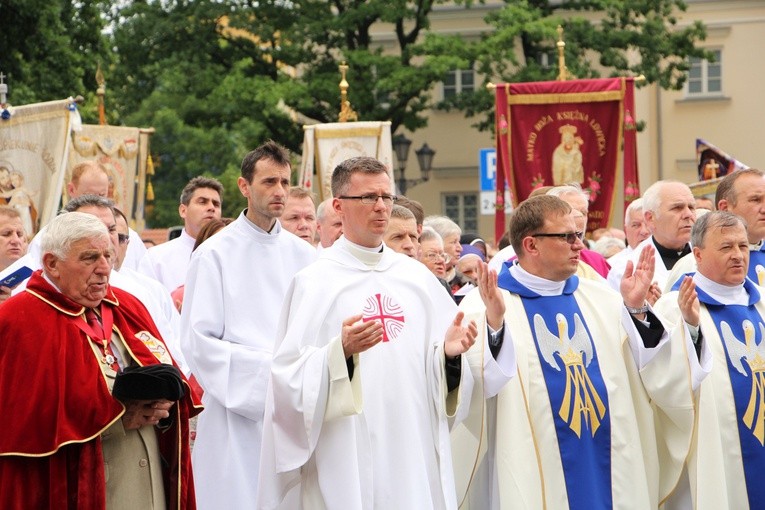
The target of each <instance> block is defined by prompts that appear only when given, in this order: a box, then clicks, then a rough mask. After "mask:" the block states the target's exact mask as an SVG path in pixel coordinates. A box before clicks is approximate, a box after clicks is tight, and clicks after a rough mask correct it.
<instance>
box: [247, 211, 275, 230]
mask: <svg viewBox="0 0 765 510" xmlns="http://www.w3.org/2000/svg"><path fill="white" fill-rule="evenodd" d="M242 217H243V218H244V220H245V221H246V222H247V224H248V225H249V226H251V227H252V228H254V229H255V230H256V231H258V232H260V233H261V234H266V235H275V234H278V233H279V232H281V230H282V228H281V224H280V223H279V220H274V224H273V225H272V226H271V229H270V230H263V229H262V228H260V227H259V226H257V225H256V224H255V223H253V222H252V220H251V219H250V218H248V217H247V209H245V210H244V211H242Z"/></svg>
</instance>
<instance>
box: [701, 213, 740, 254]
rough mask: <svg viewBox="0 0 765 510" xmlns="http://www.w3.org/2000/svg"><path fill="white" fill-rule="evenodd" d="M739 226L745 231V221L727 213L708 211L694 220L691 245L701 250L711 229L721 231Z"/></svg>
mask: <svg viewBox="0 0 765 510" xmlns="http://www.w3.org/2000/svg"><path fill="white" fill-rule="evenodd" d="M736 225H741V226H742V227H744V230H746V221H744V219H743V218H742V217H741V216H737V215H735V214H733V213H731V212H728V211H710V212H708V213H706V214H705V215H703V216H702V217H701V218H698V219H697V220H696V223H694V224H693V230H691V245H693V246H694V247H699V248H703V247H704V241H705V240H706V237H707V232H709V231H710V230H711V229H713V228H714V229H722V228H729V227H735V226H736Z"/></svg>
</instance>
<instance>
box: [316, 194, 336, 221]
mask: <svg viewBox="0 0 765 510" xmlns="http://www.w3.org/2000/svg"><path fill="white" fill-rule="evenodd" d="M327 207H329V208H330V209H331V208H332V199H331V198H328V199H326V200H325V201H323V202H322V203H320V204H319V205H318V207H316V221H322V220H323V219H324V218H326V216H327Z"/></svg>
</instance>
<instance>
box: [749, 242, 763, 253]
mask: <svg viewBox="0 0 765 510" xmlns="http://www.w3.org/2000/svg"><path fill="white" fill-rule="evenodd" d="M761 248H762V239H760V240H759V242H756V243H754V244H751V243H750V244H749V251H760V249H761Z"/></svg>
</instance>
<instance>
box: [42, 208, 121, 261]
mask: <svg viewBox="0 0 765 510" xmlns="http://www.w3.org/2000/svg"><path fill="white" fill-rule="evenodd" d="M100 237H103V238H106V239H107V240H109V231H108V230H107V229H106V225H104V222H103V221H101V220H99V219H98V218H96V217H95V216H93V215H92V214H86V213H81V212H70V213H66V214H60V215H58V216H56V217H55V218H53V220H52V221H51V222H50V223H48V225H47V226H46V227H45V232H44V233H43V236H42V239H41V243H40V248H41V252H42V254H43V255H45V254H46V253H52V254H53V255H55V256H56V258H58V259H65V258H66V257H67V256H68V255H69V251H70V250H71V248H72V245H73V244H74V243H76V242H77V241H79V240H81V239H95V238H100Z"/></svg>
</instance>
